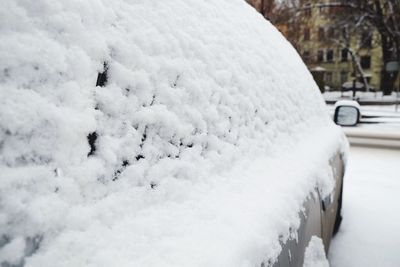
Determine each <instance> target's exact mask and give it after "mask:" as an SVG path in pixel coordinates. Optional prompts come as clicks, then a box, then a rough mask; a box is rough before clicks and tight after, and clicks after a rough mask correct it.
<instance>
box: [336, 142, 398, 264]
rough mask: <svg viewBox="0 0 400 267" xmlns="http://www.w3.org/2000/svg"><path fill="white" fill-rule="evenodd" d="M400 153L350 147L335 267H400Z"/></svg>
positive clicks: (388, 150)
mask: <svg viewBox="0 0 400 267" xmlns="http://www.w3.org/2000/svg"><path fill="white" fill-rule="evenodd" d="M399 162H400V150H398V149H397V150H396V149H386V150H385V149H376V148H365V147H351V149H350V153H349V162H348V169H347V172H346V176H345V179H344V187H343V210H342V214H343V221H342V224H341V227H340V229H339V232H338V234H337V235H336V236H335V238H334V239H333V240H332V244H331V247H330V250H329V261H330V263H331V266H333V267H353V266H363V267H374V266H385V267H397V266H400V254H399V251H400V231H399V222H400V212H399V191H400V179H399V178H400V164H399Z"/></svg>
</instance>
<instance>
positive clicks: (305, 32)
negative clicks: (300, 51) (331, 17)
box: [304, 28, 310, 41]
mask: <svg viewBox="0 0 400 267" xmlns="http://www.w3.org/2000/svg"><path fill="white" fill-rule="evenodd" d="M309 40H310V29H309V28H305V29H304V41H309Z"/></svg>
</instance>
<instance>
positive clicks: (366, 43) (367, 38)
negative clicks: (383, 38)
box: [360, 31, 372, 48]
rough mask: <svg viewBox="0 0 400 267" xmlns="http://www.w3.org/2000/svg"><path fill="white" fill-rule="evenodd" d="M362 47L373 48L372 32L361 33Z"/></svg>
mask: <svg viewBox="0 0 400 267" xmlns="http://www.w3.org/2000/svg"><path fill="white" fill-rule="evenodd" d="M360 42H361V45H360V47H362V48H371V47H372V32H369V31H363V32H362V33H361V40H360Z"/></svg>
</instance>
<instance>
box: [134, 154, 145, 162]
mask: <svg viewBox="0 0 400 267" xmlns="http://www.w3.org/2000/svg"><path fill="white" fill-rule="evenodd" d="M141 159H144V156H143V155H140V154H139V155H137V156H136V160H137V161H139V160H141Z"/></svg>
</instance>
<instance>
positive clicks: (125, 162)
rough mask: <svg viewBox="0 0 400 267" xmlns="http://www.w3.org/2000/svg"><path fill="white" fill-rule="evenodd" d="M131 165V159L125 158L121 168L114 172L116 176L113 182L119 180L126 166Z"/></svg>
mask: <svg viewBox="0 0 400 267" xmlns="http://www.w3.org/2000/svg"><path fill="white" fill-rule="evenodd" d="M128 165H129V161H128V160H126V159H125V160H123V161H122V165H121V168H119V169H118V170H117V171H116V172H115V173H114V177H113V179H112V181H113V182H115V181H116V180H118V178H119V175H120V174H121V173H122V172H123V171H124V170H125V169H126V167H127V166H128Z"/></svg>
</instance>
